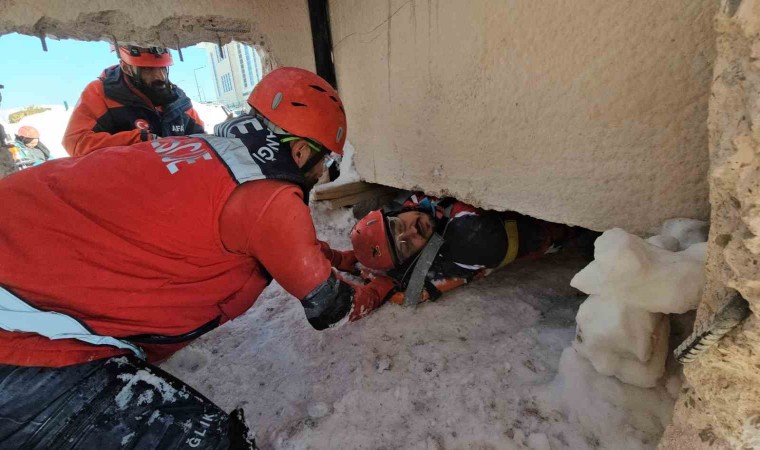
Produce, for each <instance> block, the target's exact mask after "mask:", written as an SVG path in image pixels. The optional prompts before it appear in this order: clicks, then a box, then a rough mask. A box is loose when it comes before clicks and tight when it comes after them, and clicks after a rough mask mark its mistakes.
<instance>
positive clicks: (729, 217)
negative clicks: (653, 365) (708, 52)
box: [660, 0, 760, 450]
mask: <svg viewBox="0 0 760 450" xmlns="http://www.w3.org/2000/svg"><path fill="white" fill-rule="evenodd" d="M715 28H716V31H717V59H716V61H715V71H714V82H713V86H712V97H711V100H710V110H709V122H708V125H709V135H710V176H709V182H710V203H711V205H712V213H711V228H710V238H709V250H708V258H707V267H706V270H707V285H706V288H705V294H704V297H703V299H702V304H701V305H700V308H699V310H698V314H697V320H704V319H705V318H707V317H709V316H711V315H712V314H713V313H714V312H715V311H717V310H718V309H719V308H720V307H722V306H723V305H724V303H725V294H726V291H727V287H730V288H734V289H737V290H738V291H739V292H741V293H742V295H743V296H744V298H746V299H747V300H748V301H749V302H750V306H751V308H752V311H753V315H751V316H750V318H749V319H748V320H746V321H745V322H744V324H743V325H742V326H741V327H739V328H740V329H737V330H734V331H733V332H732V333H731V334H729V335H728V336H727V337H725V338H724V339H723V340H722V341H721V342H720V343H719V345H718V346H716V347H715V348H713V349H712V350H710V351H709V352H708V353H707V354H705V355H703V356H702V357H701V358H700V359H698V360H697V361H696V362H694V363H692V364H690V365H687V366H686V367H685V369H684V374H685V376H686V380H687V383H686V387H685V389H684V391H683V392H682V394H681V396H680V398H679V400H678V402H677V403H676V405H677V406H676V410H675V413H674V420H673V424H672V425H671V426H670V427H669V428H668V430H667V431H666V433H665V436H664V438H663V440H662V442H661V444H660V447H661V448H667V449H690V450H691V449H700V448H704V449H707V448H719V447H722V448H741V449H745V448H746V449H750V448H751V449H756V448H760V0H743V1H742V0H728V1H726V0H724V1H723V2H722V4H721V9H720V12H719V13H718V15H717V18H716V20H715Z"/></svg>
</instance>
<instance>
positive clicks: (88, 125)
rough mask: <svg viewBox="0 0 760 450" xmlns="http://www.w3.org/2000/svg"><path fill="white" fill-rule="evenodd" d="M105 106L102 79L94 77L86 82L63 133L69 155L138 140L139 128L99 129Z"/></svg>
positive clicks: (106, 113)
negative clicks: (114, 131)
mask: <svg viewBox="0 0 760 450" xmlns="http://www.w3.org/2000/svg"><path fill="white" fill-rule="evenodd" d="M113 106H116V105H113ZM108 108H109V104H108V100H107V99H106V97H105V92H104V90H103V82H102V81H100V80H95V81H93V82H92V83H90V84H88V85H87V87H85V88H84V92H82V96H81V97H80V98H79V102H77V105H76V106H75V107H74V110H73V111H72V112H71V118H70V119H69V125H68V127H67V128H66V133H64V135H63V147H64V148H65V149H66V152H68V154H69V155H71V156H83V155H86V154H88V153H90V152H92V151H93V150H97V149H99V148H105V147H115V146H122V145H131V144H136V143H138V142H141V140H142V139H141V137H140V134H141V130H139V129H134V130H130V131H121V132H119V133H115V134H111V133H109V132H107V131H102V130H103V127H104V123H106V122H107V120H108V114H109V112H108Z"/></svg>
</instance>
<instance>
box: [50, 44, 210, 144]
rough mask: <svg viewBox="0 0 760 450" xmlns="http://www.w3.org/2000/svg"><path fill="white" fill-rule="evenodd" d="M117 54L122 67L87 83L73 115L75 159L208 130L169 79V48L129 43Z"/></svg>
mask: <svg viewBox="0 0 760 450" xmlns="http://www.w3.org/2000/svg"><path fill="white" fill-rule="evenodd" d="M117 52H118V55H119V60H120V61H119V64H118V65H116V66H112V67H109V68H107V69H106V70H104V71H103V73H102V74H101V75H100V77H98V79H97V80H95V81H93V82H91V83H90V84H88V85H87V87H86V88H85V89H84V92H82V96H81V97H80V99H79V102H78V103H77V105H76V107H75V108H74V111H73V112H72V113H71V119H69V126H68V128H67V129H66V133H65V134H64V136H63V146H64V148H65V149H66V151H67V152H68V153H69V155H71V156H82V155H86V154H88V153H90V152H92V151H93V150H96V149H99V148H104V147H113V146H123V145H131V144H137V143H139V142H145V141H150V140H153V139H157V138H159V137H167V136H185V135H189V134H196V133H204V132H205V131H204V129H203V122H202V121H201V119H200V118H199V117H198V113H197V112H196V111H195V110H194V109H193V105H192V103H191V102H190V99H189V98H188V97H187V95H185V93H184V92H183V91H182V89H180V88H179V87H177V86H176V85H174V84H172V83H171V82H170V81H169V66H171V65H173V64H174V62H173V60H172V56H171V54H169V50H168V49H166V48H163V47H149V48H145V47H136V46H133V45H129V46H121V47H119V48H118V49H117Z"/></svg>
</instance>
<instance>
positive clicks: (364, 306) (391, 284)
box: [349, 275, 398, 322]
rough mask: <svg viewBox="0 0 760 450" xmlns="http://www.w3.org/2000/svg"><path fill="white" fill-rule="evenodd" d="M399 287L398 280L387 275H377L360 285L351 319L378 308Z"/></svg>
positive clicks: (353, 319)
mask: <svg viewBox="0 0 760 450" xmlns="http://www.w3.org/2000/svg"><path fill="white" fill-rule="evenodd" d="M396 289H398V285H397V284H396V281H395V280H394V279H393V278H391V277H387V276H385V275H375V276H374V278H373V279H372V280H371V281H370V282H369V283H367V284H365V285H364V286H358V289H356V294H354V309H353V310H352V311H351V315H350V316H349V320H350V321H351V322H354V321H356V320H359V319H361V318H362V317H364V316H366V315H367V314H369V313H371V312H372V311H374V310H375V309H377V308H378V307H379V306H380V305H382V304H383V302H385V300H386V299H387V298H388V297H389V296H391V295H392V294H393V293H394V292H396Z"/></svg>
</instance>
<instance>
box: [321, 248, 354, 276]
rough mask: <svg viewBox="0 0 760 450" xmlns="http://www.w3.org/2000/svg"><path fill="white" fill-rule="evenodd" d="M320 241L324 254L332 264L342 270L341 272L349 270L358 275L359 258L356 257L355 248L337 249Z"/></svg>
mask: <svg viewBox="0 0 760 450" xmlns="http://www.w3.org/2000/svg"><path fill="white" fill-rule="evenodd" d="M318 242H319V245H320V247H321V249H322V254H323V255H325V258H327V259H328V260H329V261H330V264H332V266H333V267H335V268H336V269H338V270H340V271H341V272H348V273H351V274H355V275H358V271H357V268H356V263H357V262H358V260H357V259H356V255H355V254H354V251H353V250H335V249H333V248H331V247H330V244H328V243H327V242H324V241H318Z"/></svg>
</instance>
